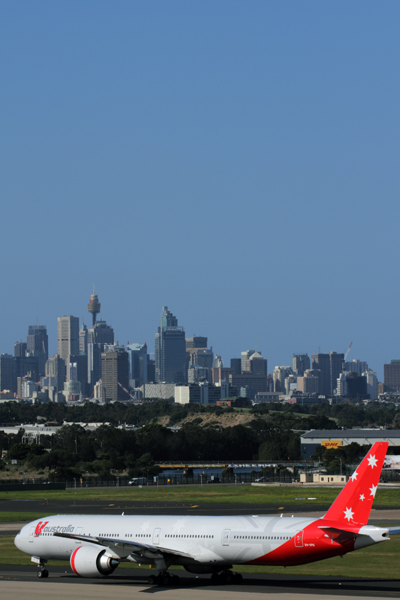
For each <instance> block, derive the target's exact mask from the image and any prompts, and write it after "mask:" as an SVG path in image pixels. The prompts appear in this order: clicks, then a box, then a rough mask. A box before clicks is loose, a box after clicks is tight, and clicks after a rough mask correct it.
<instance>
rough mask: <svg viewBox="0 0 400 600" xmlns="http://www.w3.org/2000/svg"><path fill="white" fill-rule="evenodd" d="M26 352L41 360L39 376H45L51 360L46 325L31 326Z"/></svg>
mask: <svg viewBox="0 0 400 600" xmlns="http://www.w3.org/2000/svg"><path fill="white" fill-rule="evenodd" d="M26 350H27V352H29V354H30V355H31V356H37V357H38V360H39V375H40V376H43V375H44V371H45V365H46V361H47V359H48V358H49V338H48V336H47V329H46V326H45V325H30V326H29V329H28V336H27V338H26Z"/></svg>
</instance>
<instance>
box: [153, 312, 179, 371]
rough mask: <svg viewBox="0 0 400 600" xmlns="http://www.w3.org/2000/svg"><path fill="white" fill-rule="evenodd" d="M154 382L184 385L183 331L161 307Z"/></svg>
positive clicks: (176, 320) (169, 313)
mask: <svg viewBox="0 0 400 600" xmlns="http://www.w3.org/2000/svg"><path fill="white" fill-rule="evenodd" d="M155 351H156V352H155V354H156V382H157V383H161V382H167V383H186V381H187V369H186V340H185V330H184V328H183V327H178V319H177V318H176V317H175V316H174V315H173V314H172V313H171V312H170V311H169V310H168V307H167V306H163V312H162V315H161V319H160V326H159V328H158V333H156V337H155Z"/></svg>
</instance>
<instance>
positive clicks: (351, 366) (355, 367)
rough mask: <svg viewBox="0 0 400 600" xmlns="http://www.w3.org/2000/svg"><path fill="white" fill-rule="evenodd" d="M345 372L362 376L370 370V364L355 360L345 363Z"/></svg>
mask: <svg viewBox="0 0 400 600" xmlns="http://www.w3.org/2000/svg"><path fill="white" fill-rule="evenodd" d="M344 370H345V371H349V372H351V373H357V375H362V374H363V373H364V372H365V371H367V370H368V363H367V362H366V361H365V360H357V359H356V358H354V359H353V360H350V361H348V362H346V363H345V366H344Z"/></svg>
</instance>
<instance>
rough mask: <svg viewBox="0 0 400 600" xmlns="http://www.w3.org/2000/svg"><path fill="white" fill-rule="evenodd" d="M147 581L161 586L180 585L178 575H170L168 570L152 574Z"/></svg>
mask: <svg viewBox="0 0 400 600" xmlns="http://www.w3.org/2000/svg"><path fill="white" fill-rule="evenodd" d="M147 581H148V583H149V584H150V585H159V586H160V587H178V585H179V584H180V578H179V577H178V575H170V574H169V573H168V571H161V572H160V573H159V574H158V575H150V577H149V578H148V580H147Z"/></svg>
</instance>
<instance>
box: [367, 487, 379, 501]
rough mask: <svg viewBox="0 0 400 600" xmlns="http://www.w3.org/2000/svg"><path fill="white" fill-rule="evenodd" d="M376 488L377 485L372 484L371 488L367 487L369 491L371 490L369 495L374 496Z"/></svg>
mask: <svg viewBox="0 0 400 600" xmlns="http://www.w3.org/2000/svg"><path fill="white" fill-rule="evenodd" d="M377 489H378V486H377V485H373V486H372V488H369V491H370V492H371V496H373V497H374V498H375V494H376V490H377Z"/></svg>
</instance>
